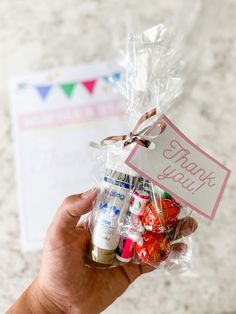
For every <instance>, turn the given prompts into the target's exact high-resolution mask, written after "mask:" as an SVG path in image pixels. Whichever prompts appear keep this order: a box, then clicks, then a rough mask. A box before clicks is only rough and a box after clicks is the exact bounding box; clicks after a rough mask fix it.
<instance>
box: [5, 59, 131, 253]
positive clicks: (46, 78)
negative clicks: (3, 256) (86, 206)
mask: <svg viewBox="0 0 236 314" xmlns="http://www.w3.org/2000/svg"><path fill="white" fill-rule="evenodd" d="M110 78H111V79H110ZM119 79H120V69H119V67H118V66H117V65H116V64H114V63H113V62H104V63H99V64H85V65H80V66H73V67H66V68H59V69H52V70H46V71H43V72H39V73H33V74H30V75H26V76H22V77H19V78H16V79H14V80H13V81H12V84H11V99H12V101H11V103H12V118H13V128H14V141H15V150H16V168H17V182H18V192H19V207H20V223H21V244H22V249H23V250H35V249H39V248H41V247H42V243H43V238H44V235H45V233H46V230H47V227H48V225H49V224H50V222H51V220H52V219H53V216H54V215H55V212H56V210H57V208H58V206H59V205H60V204H61V202H62V201H63V199H64V198H65V197H66V196H68V195H71V194H76V193H80V192H82V191H84V190H86V189H88V188H90V187H91V186H92V184H93V179H92V170H93V168H94V166H93V160H92V158H91V155H92V149H91V148H90V147H89V145H88V144H89V142H90V141H100V140H101V139H102V138H104V137H106V136H109V135H110V134H123V133H124V132H125V133H126V132H127V130H126V128H125V119H124V116H123V112H122V99H121V98H120V96H119V94H118V92H117V85H116V82H117V81H119Z"/></svg>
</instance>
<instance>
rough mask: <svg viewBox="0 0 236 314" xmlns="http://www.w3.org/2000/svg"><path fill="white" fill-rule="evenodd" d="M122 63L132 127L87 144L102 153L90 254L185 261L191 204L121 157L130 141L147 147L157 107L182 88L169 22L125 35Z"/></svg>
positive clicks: (103, 261)
mask: <svg viewBox="0 0 236 314" xmlns="http://www.w3.org/2000/svg"><path fill="white" fill-rule="evenodd" d="M123 64H124V66H125V73H124V79H123V83H122V84H121V85H120V88H121V91H122V93H123V94H124V96H125V98H126V100H127V102H126V109H127V117H128V126H129V128H130V129H131V130H132V131H131V133H130V134H127V135H120V136H111V137H108V138H106V139H105V140H103V141H101V143H100V144H99V145H95V144H93V146H95V147H96V148H99V149H100V152H101V154H105V155H106V157H105V159H106V161H105V162H104V163H105V164H104V168H105V169H104V176H103V180H102V182H100V183H99V184H98V185H97V188H98V190H99V192H98V195H97V198H96V201H95V203H94V206H93V211H92V214H91V216H90V223H89V227H90V231H91V246H90V249H89V253H88V257H89V260H90V261H92V262H94V263H95V265H97V266H98V267H101V266H102V267H109V266H112V267H113V266H116V265H120V264H122V263H129V262H132V263H140V264H143V263H144V264H148V265H151V266H153V267H160V266H164V267H165V268H169V269H171V268H174V267H175V266H181V267H184V266H186V265H187V264H188V263H189V262H190V260H191V245H190V241H189V236H190V234H192V233H193V232H194V231H195V230H196V228H197V222H196V220H195V219H193V218H192V217H190V213H191V211H190V210H189V209H188V208H186V207H184V206H183V205H182V204H180V203H179V202H178V201H177V200H176V199H174V198H173V197H172V196H171V195H170V194H168V193H167V192H165V191H163V190H161V189H160V188H158V187H157V186H154V185H153V184H152V183H151V182H149V181H148V180H146V179H144V178H142V177H141V176H140V175H138V174H137V173H136V172H135V171H134V170H132V169H131V168H129V167H128V166H127V165H126V164H125V162H124V161H125V159H126V158H127V156H128V155H129V154H130V152H131V151H132V149H133V148H134V146H135V145H141V146H143V147H144V149H152V148H153V146H152V145H153V143H152V138H151V137H149V136H148V135H146V131H147V130H148V129H149V127H151V126H152V125H153V123H158V125H159V126H160V133H161V132H164V130H165V126H164V124H163V123H162V121H161V114H162V113H163V112H166V111H167V110H168V109H169V108H170V106H171V104H173V102H174V100H175V99H176V98H177V97H178V96H179V94H180V93H181V88H182V78H181V63H180V61H179V57H178V51H177V50H176V49H175V47H173V45H172V41H171V36H170V34H169V33H168V31H167V29H166V28H165V27H164V26H163V25H158V26H155V27H153V28H151V29H148V30H147V31H145V32H143V33H141V34H129V35H128V39H127V51H126V53H125V58H124V61H123ZM158 135H159V134H157V135H156V136H158ZM140 162H145V161H140Z"/></svg>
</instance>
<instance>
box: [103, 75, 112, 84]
mask: <svg viewBox="0 0 236 314" xmlns="http://www.w3.org/2000/svg"><path fill="white" fill-rule="evenodd" d="M102 79H103V80H104V82H106V83H111V82H110V80H109V77H108V76H107V75H104V76H103V77H102Z"/></svg>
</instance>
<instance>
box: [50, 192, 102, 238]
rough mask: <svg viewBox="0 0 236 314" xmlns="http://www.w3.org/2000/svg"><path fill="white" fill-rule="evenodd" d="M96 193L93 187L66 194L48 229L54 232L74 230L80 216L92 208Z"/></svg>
mask: <svg viewBox="0 0 236 314" xmlns="http://www.w3.org/2000/svg"><path fill="white" fill-rule="evenodd" d="M96 195H97V191H96V190H95V189H91V190H89V191H87V192H85V193H82V194H77V195H71V196H68V197H67V198H66V199H65V200H64V201H63V203H62V205H61V206H60V208H59V210H58V212H57V214H56V216H55V218H54V220H53V222H52V224H51V227H50V229H53V231H54V233H64V232H70V231H75V228H76V225H77V223H78V221H79V220H80V217H81V216H82V215H84V214H86V213H88V212H90V211H91V209H92V203H93V201H94V199H95V197H96Z"/></svg>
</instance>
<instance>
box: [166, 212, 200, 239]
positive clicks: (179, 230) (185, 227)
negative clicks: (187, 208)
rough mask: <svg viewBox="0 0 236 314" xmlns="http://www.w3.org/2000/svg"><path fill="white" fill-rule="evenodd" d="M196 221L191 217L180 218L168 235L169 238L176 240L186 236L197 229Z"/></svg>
mask: <svg viewBox="0 0 236 314" xmlns="http://www.w3.org/2000/svg"><path fill="white" fill-rule="evenodd" d="M197 226H198V224H197V221H196V220H195V219H194V218H192V217H185V218H183V219H180V220H179V222H178V224H177V226H176V227H175V229H174V230H172V231H171V232H170V233H169V234H168V235H169V238H170V240H172V241H173V240H178V239H180V238H182V237H187V236H188V235H190V234H192V233H193V232H194V231H195V230H196V229H197Z"/></svg>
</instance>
